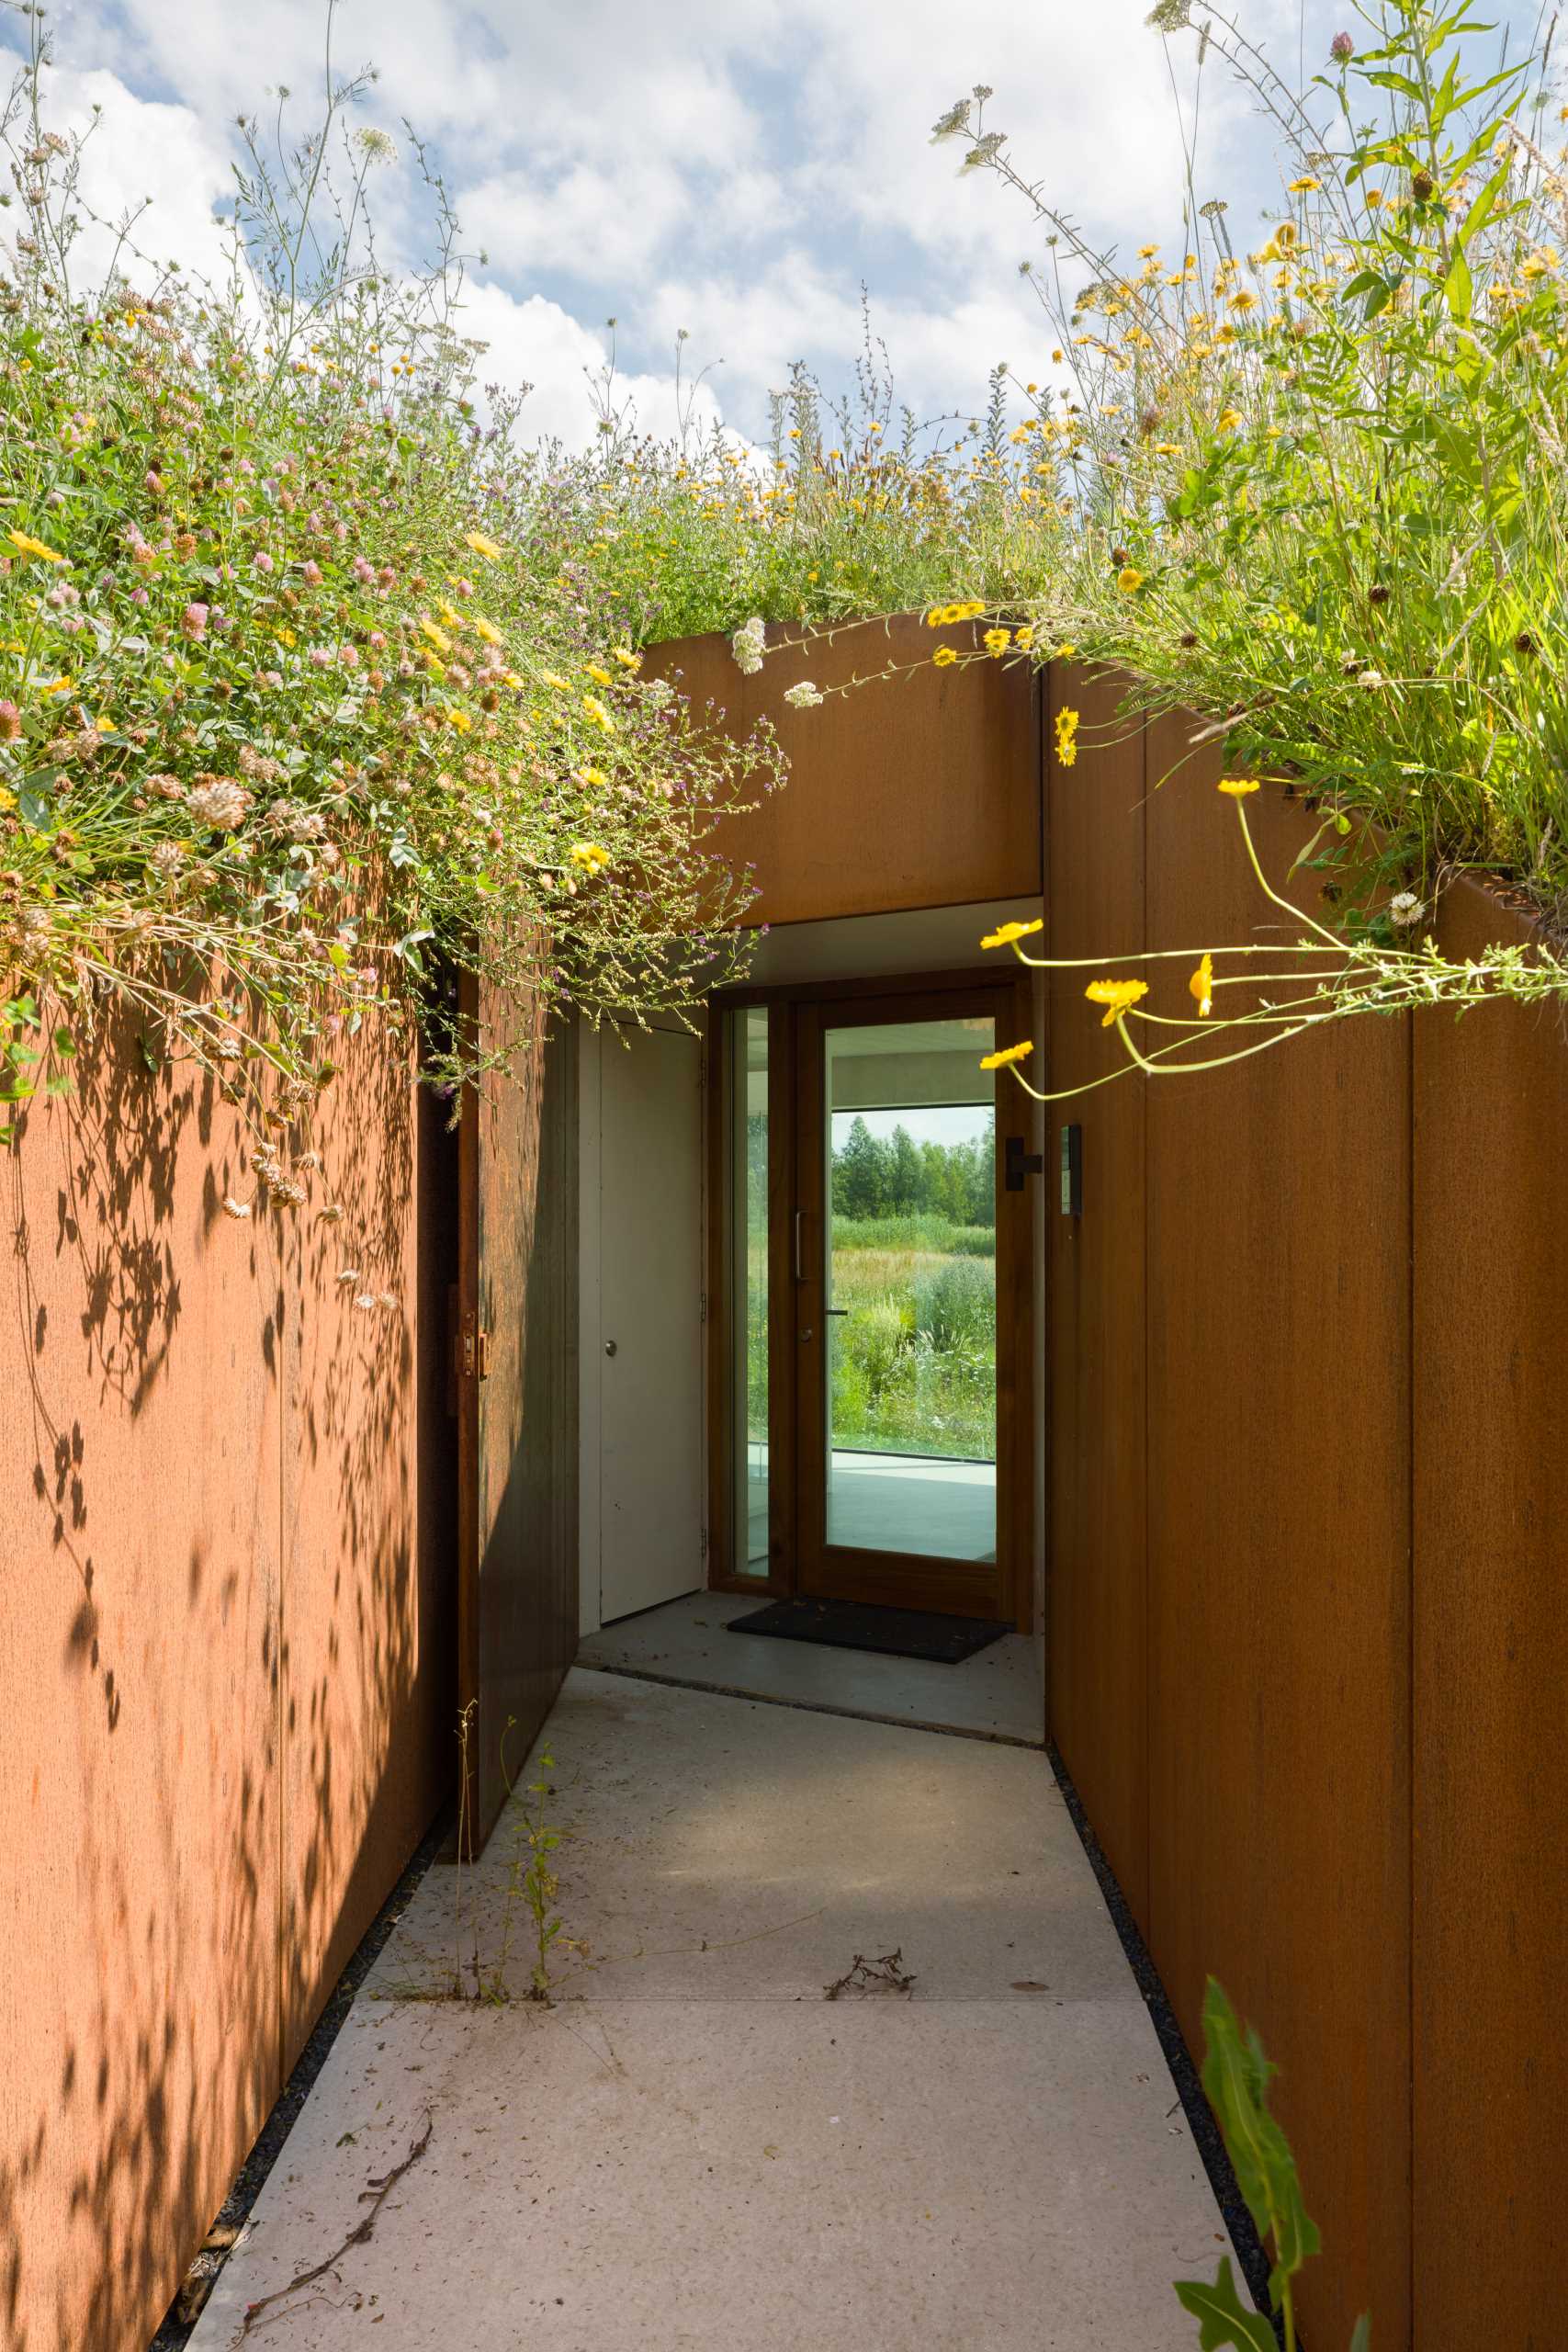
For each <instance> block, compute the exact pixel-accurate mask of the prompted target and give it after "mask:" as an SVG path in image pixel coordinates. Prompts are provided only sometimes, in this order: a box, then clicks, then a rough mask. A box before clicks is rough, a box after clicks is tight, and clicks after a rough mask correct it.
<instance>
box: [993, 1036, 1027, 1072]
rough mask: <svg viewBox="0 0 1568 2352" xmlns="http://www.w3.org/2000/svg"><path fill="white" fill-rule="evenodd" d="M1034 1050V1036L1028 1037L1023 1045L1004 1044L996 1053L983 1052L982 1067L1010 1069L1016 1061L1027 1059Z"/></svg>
mask: <svg viewBox="0 0 1568 2352" xmlns="http://www.w3.org/2000/svg"><path fill="white" fill-rule="evenodd" d="M1033 1051H1034V1041H1033V1039H1032V1038H1029V1039H1026V1041H1025V1042H1024V1043H1023V1044H1022V1045H1021V1046H1001V1047H1000V1048H999V1049H998V1051H997V1052H996V1053H994V1054H982V1055H981V1057H980V1068H981V1069H1011V1068H1012V1066H1013V1064H1014V1063H1015V1062H1021V1061H1027V1060H1028V1058H1029V1057H1030V1055H1031V1054H1032V1052H1033Z"/></svg>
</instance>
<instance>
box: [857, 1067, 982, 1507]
mask: <svg viewBox="0 0 1568 2352" xmlns="http://www.w3.org/2000/svg"><path fill="white" fill-rule="evenodd" d="M939 1129H941V1130H957V1132H955V1133H952V1134H951V1135H944V1134H942V1133H938V1132H934V1130H939ZM996 1159H997V1142H996V1117H995V1113H994V1111H993V1109H992V1107H991V1105H990V1104H989V1103H976V1104H974V1105H954V1106H950V1107H944V1108H942V1109H941V1110H937V1111H931V1110H912V1111H911V1112H909V1113H908V1116H907V1118H901V1117H898V1116H897V1114H888V1113H872V1114H863V1113H859V1112H857V1113H855V1114H852V1115H850V1114H844V1113H841V1112H840V1113H836V1114H834V1118H833V1133H832V1156H831V1163H830V1164H831V1179H832V1211H833V1236H832V1268H833V1283H832V1296H833V1304H834V1306H835V1307H838V1308H841V1309H843V1310H845V1311H844V1312H843V1313H842V1314H841V1315H839V1316H837V1317H835V1319H834V1322H833V1326H832V1351H833V1389H832V1441H833V1444H834V1446H835V1447H837V1448H842V1449H844V1450H846V1451H853V1452H866V1453H902V1454H924V1455H941V1456H946V1457H948V1458H951V1459H959V1460H965V1461H971V1462H990V1461H994V1459H995V1457H996V1401H997V1283H996V1249H997V1232H996V1225H997V1206H996Z"/></svg>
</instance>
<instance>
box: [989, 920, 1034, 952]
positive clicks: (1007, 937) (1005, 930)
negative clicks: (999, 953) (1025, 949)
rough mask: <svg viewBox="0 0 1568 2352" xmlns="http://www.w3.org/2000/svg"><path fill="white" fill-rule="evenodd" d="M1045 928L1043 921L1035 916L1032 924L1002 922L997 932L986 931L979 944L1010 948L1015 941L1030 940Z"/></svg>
mask: <svg viewBox="0 0 1568 2352" xmlns="http://www.w3.org/2000/svg"><path fill="white" fill-rule="evenodd" d="M1044 928H1045V924H1044V921H1043V918H1042V917H1041V916H1039V915H1036V916H1035V918H1034V921H1033V922H1004V923H1002V924H1000V925H999V926H998V929H997V930H995V931H988V932H987V933H986V936H985V937H984V939H982V941H981V942H980V944H981V946H982V947H1010V946H1011V945H1012V944H1013V941H1014V940H1015V939H1030V938H1032V936H1033V934H1034V933H1036V932H1037V931H1043V930H1044Z"/></svg>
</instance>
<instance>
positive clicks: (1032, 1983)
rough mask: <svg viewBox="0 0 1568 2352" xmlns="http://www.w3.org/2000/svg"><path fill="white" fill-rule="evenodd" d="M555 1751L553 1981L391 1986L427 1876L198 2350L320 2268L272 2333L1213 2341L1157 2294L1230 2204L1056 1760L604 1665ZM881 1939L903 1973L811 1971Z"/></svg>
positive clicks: (588, 2351) (408, 2349) (848, 2342)
mask: <svg viewBox="0 0 1568 2352" xmlns="http://www.w3.org/2000/svg"><path fill="white" fill-rule="evenodd" d="M544 1744H546V1745H547V1747H548V1748H549V1751H550V1752H551V1753H552V1754H553V1756H554V1757H555V1759H556V1762H555V1766H554V1768H553V1770H552V1772H551V1776H550V1777H551V1779H552V1781H553V1783H554V1786H555V1789H556V1792H557V1793H556V1795H555V1797H554V1798H553V1799H552V1800H551V1801H550V1803H549V1807H548V1810H549V1812H550V1815H551V1817H552V1818H553V1819H554V1820H555V1821H556V1822H558V1824H559V1825H561V1826H563V1827H565V1828H567V1829H568V1830H569V1831H570V1833H571V1834H570V1838H569V1839H568V1841H567V1842H566V1843H565V1844H564V1845H563V1846H562V1848H561V1849H559V1852H558V1858H557V1859H558V1860H559V1863H560V1877H561V1886H560V1900H559V1908H560V1911H561V1913H562V1916H563V1917H564V1918H565V1921H566V1932H567V1934H568V1935H569V1936H570V1937H571V1938H572V1939H574V1943H575V1946H576V1947H577V1948H575V1949H571V1950H568V1951H562V1952H561V1953H560V1956H559V1960H558V1968H557V1983H556V1986H555V1995H556V2003H555V2006H554V2007H549V2008H543V2007H537V2006H536V2005H534V2004H532V2003H529V2002H528V2001H526V2000H525V1999H522V1998H515V1999H513V2000H512V2001H511V2002H509V2003H506V2004H503V2005H499V2006H498V2005H494V2004H476V2003H473V2002H464V2003H455V2002H452V2001H449V2000H432V1999H429V1998H419V1999H414V1998H408V1997H398V1998H393V1997H389V1991H388V1988H389V1986H390V1985H401V1986H402V1987H403V1989H404V1992H405V1993H407V1992H409V1991H420V1992H423V1993H425V1994H428V1993H429V1992H430V1991H431V1990H433V1989H436V1988H438V1987H439V1985H440V1982H441V1978H442V1975H443V1973H450V1959H449V1955H450V1952H451V1950H452V1941H453V1934H454V1923H453V1905H454V1899H455V1896H456V1893H457V1887H456V1874H455V1873H454V1872H453V1871H451V1870H449V1869H444V1868H440V1867H438V1868H437V1869H435V1870H433V1871H431V1872H430V1873H429V1874H428V1875H427V1877H426V1878H425V1880H424V1881H423V1884H422V1886H421V1887H420V1889H419V1891H418V1893H417V1894H416V1896H415V1898H414V1901H413V1903H412V1905H411V1906H410V1908H409V1910H408V1912H407V1913H406V1914H405V1916H404V1918H403V1920H402V1921H401V1922H400V1927H399V1928H398V1930H397V1932H396V1934H395V1935H394V1938H393V1939H392V1941H391V1943H390V1944H389V1947H388V1951H387V1952H386V1953H385V1954H384V1955H383V1960H382V1962H381V1963H380V1965H379V1967H378V1971H377V1972H376V1973H375V1975H374V1976H373V1977H372V1979H371V1980H370V1985H368V1986H367V1988H366V1989H365V1990H363V1991H362V1992H361V1993H360V1995H359V1996H358V1998H357V2000H356V2001H355V2007H354V2008H353V2010H352V2012H351V2014H350V2017H349V2019H348V2022H347V2024H346V2025H345V2026H344V2030H343V2032H342V2034H341V2035H340V2036H339V2039H338V2041H337V2043H336V2045H335V2046H334V2048H333V2052H332V2054H331V2056H330V2058H329V2060H328V2062H327V2064H326V2066H325V2067H324V2068H323V2070H322V2072H321V2075H320V2076H319V2078H318V2080H317V2082H316V2084H315V2086H313V2088H312V2090H311V2092H310V2098H309V2099H308V2100H307V2102H306V2105H305V2108H304V2110H303V2113H302V2115H301V2117H300V2119H299V2122H298V2124H297V2125H296V2126H295V2129H294V2131H293V2132H292V2133H291V2135H290V2137H289V2140H288V2143H287V2145H286V2147H285V2149H284V2152H283V2154H282V2155H281V2157H280V2158H279V2161H278V2163H277V2165H276V2168H275V2170H274V2172H273V2174H272V2176H271V2177H270V2178H269V2180H268V2181H267V2183H266V2186H265V2188H264V2189H263V2192H262V2195H261V2198H260V2199H259V2201H258V2203H257V2206H256V2210H255V2212H254V2216H253V2217H252V2221H251V2223H250V2224H249V2226H248V2229H247V2232H246V2234H245V2237H244V2239H243V2242H242V2244H241V2245H240V2246H239V2247H238V2248H237V2249H236V2250H235V2253H234V2254H233V2256H231V2259H230V2261H229V2263H228V2265H227V2267H226V2268H225V2270H224V2271H223V2273H222V2275H221V2277H220V2281H219V2284H218V2286H217V2288H216V2289H215V2290H214V2295H213V2299H212V2301H211V2302H210V2303H209V2307H208V2310H207V2312H206V2313H205V2314H204V2316H203V2318H202V2320H201V2322H200V2324H199V2325H198V2327H197V2331H196V2333H195V2335H194V2336H193V2338H192V2344H191V2352H232V2347H234V2346H237V2345H238V2344H239V2343H240V2342H241V2340H242V2337H243V2335H244V2329H245V2316H246V2311H247V2307H249V2306H252V2305H254V2304H255V2303H256V2302H258V2301H261V2300H262V2299H263V2298H265V2297H269V2296H272V2295H274V2294H276V2292H277V2291H278V2290H280V2289H283V2288H286V2287H288V2283H289V2282H290V2281H291V2280H293V2279H295V2278H299V2276H300V2275H301V2274H302V2273H303V2272H305V2271H308V2270H312V2269H315V2268H316V2267H317V2266H319V2265H322V2264H325V2266H326V2267H324V2268H323V2269H322V2270H321V2276H320V2277H319V2278H316V2279H315V2280H314V2281H313V2282H312V2283H311V2284H310V2286H309V2287H306V2288H303V2289H300V2290H297V2291H295V2292H293V2293H290V2294H288V2295H286V2296H284V2297H283V2298H282V2299H281V2300H280V2301H276V2302H275V2303H272V2304H270V2305H269V2306H268V2307H267V2308H266V2309H265V2310H264V2311H262V2312H258V2313H255V2314H254V2317H253V2321H252V2324H251V2327H250V2332H249V2335H248V2336H244V2340H245V2341H246V2342H247V2343H249V2344H252V2345H255V2344H259V2345H262V2346H266V2347H268V2352H317V2347H322V2352H324V2348H325V2347H328V2346H332V2347H336V2346H340V2345H343V2344H345V2343H353V2342H358V2341H363V2342H364V2343H365V2344H366V2345H367V2346H368V2347H370V2352H522V2348H523V2347H528V2352H534V2347H536V2346H542V2347H547V2352H632V2347H634V2346H635V2347H636V2348H637V2352H719V2347H721V2346H722V2347H724V2352H737V2347H742V2346H743V2347H745V2352H785V2347H788V2352H799V2347H801V2346H810V2347H812V2352H960V2347H963V2352H969V2347H972V2346H987V2347H988V2352H1056V2347H1060V2348H1061V2352H1069V2347H1070V2352H1190V2346H1191V2341H1192V2334H1191V2322H1190V2320H1189V2319H1187V2318H1185V2317H1184V2315H1183V2314H1182V2312H1180V2310H1179V2306H1178V2305H1177V2303H1176V2301H1175V2298H1174V2296H1173V2295H1172V2293H1171V2291H1170V2282H1171V2280H1172V2279H1173V2278H1179V2277H1185V2276H1191V2275H1193V2274H1194V2273H1195V2272H1196V2271H1198V2270H1204V2271H1207V2272H1209V2273H1211V2274H1212V2271H1213V2262H1214V2259H1215V2257H1216V2256H1217V2255H1218V2254H1219V2253H1221V2252H1222V2251H1224V2247H1225V2243H1226V2241H1225V2238H1224V2224H1223V2222H1222V2221H1221V2219H1220V2217H1219V2214H1218V2211H1217V2209H1216V2207H1215V2204H1214V2201H1213V2195H1212V2192H1211V2190H1210V2188H1209V2186H1208V2182H1207V2179H1206V2177H1205V2175H1204V2173H1203V2169H1202V2165H1201V2161H1200V2158H1199V2156H1198V2154H1197V2152H1196V2151H1195V2149H1194V2147H1193V2145H1192V2142H1191V2139H1190V2134H1189V2131H1188V2128H1187V2124H1186V2120H1185V2118H1184V2116H1183V2114H1182V2112H1181V2110H1180V2108H1179V2105H1178V2104H1177V2102H1176V2094H1175V2090H1174V2087H1173V2086H1172V2084H1171V2080H1170V2076H1169V2074H1168V2070H1167V2068H1166V2066H1165V2064H1164V2061H1163V2059H1162V2057H1161V2054H1160V2052H1159V2048H1158V2044H1157V2042H1156V2039H1155V2035H1154V2031H1153V2029H1152V2027H1151V2025H1150V2022H1149V2019H1148V2016H1147V2012H1146V2011H1145V2007H1144V2006H1143V2003H1142V2001H1141V2000H1140V1999H1139V1997H1138V1995H1137V1992H1136V1988H1135V1986H1134V1984H1133V1982H1132V1979H1131V1976H1130V1974H1129V1973H1128V1971H1127V1967H1126V1963H1125V1961H1124V1958H1123V1957H1122V1951H1121V1948H1120V1946H1119V1944H1118V1943H1117V1940H1116V1938H1115V1935H1114V1932H1113V1930H1112V1928H1111V1923H1110V1921H1109V1919H1108V1918H1107V1917H1106V1915H1105V1912H1104V1908H1103V1905H1102V1904H1101V1902H1100V1894H1099V1889H1098V1887H1097V1886H1096V1883H1095V1881H1094V1878H1093V1874H1092V1872H1091V1871H1089V1865H1088V1862H1087V1861H1086V1860H1085V1858H1084V1856H1083V1853H1082V1850H1081V1849H1080V1848H1079V1847H1078V1845H1077V1839H1076V1838H1075V1836H1074V1834H1073V1831H1072V1826H1071V1824H1070V1822H1069V1821H1068V1820H1067V1817H1066V1811H1065V1808H1064V1807H1063V1805H1062V1803H1061V1799H1060V1796H1059V1794H1058V1792H1057V1791H1056V1788H1055V1782H1054V1781H1053V1780H1052V1777H1051V1774H1050V1770H1049V1768H1048V1766H1047V1765H1046V1763H1045V1760H1044V1758H1043V1757H1042V1756H1040V1755H1037V1754H1031V1753H1029V1752H1028V1751H1026V1750H1023V1749H1021V1748H1010V1747H997V1746H991V1745H986V1744H981V1743H977V1742H973V1741H967V1740H963V1739H952V1738H945V1737H943V1736H940V1735H936V1734H931V1733H923V1732H916V1731H909V1730H906V1729H903V1728H901V1727H894V1726H888V1725H884V1724H874V1723H859V1722H854V1721H852V1720H850V1719H848V1718H840V1717H836V1716H823V1715H816V1714H807V1713H793V1712H792V1711H790V1710H787V1709H783V1708H779V1707H773V1706H763V1705H758V1704H754V1703H751V1702H746V1701H740V1700H734V1699H725V1698H717V1697H713V1696H711V1695H708V1694H705V1693H701V1692H693V1691H677V1690H673V1689H669V1688H666V1687H663V1686H661V1685H658V1684H650V1683H639V1682H633V1681H629V1680H626V1679H620V1678H617V1677H614V1676H608V1675H601V1674H594V1673H591V1672H582V1671H574V1672H573V1674H572V1675H571V1676H570V1678H569V1680H568V1684H567V1688H566V1690H565V1691H564V1692H563V1694H562V1698H561V1701H560V1702H559V1703H558V1707H557V1709H556V1712H555V1713H554V1715H553V1716H552V1718H551V1721H550V1724H548V1726H547V1732H546V1738H545V1743H544ZM536 1776H537V1768H536V1766H534V1767H531V1768H530V1770H529V1773H528V1777H529V1778H534V1777H536ZM510 1830H511V1824H510V1823H509V1821H508V1820H507V1819H506V1818H504V1817H503V1819H502V1825H501V1826H500V1828H499V1829H498V1831H497V1834H496V1837H495V1838H492V1840H491V1849H490V1850H489V1853H488V1854H487V1856H486V1857H485V1859H484V1860H483V1862H482V1863H481V1864H480V1865H479V1868H478V1869H477V1870H476V1871H473V1872H470V1873H467V1874H466V1884H465V1893H464V1901H465V1905H466V1911H465V1918H466V1922H467V1925H466V1927H465V1930H464V1934H465V1948H466V1949H467V1948H468V1946H469V1945H471V1942H472V1940H473V1939H475V1938H477V1940H478V1945H479V1955H480V1961H481V1965H483V1966H484V1967H486V1968H487V1969H488V1968H490V1967H491V1966H492V1965H493V1963H494V1962H495V1959H496V1955H497V1953H498V1951H499V1949H500V1939H501V1938H502V1934H503V1932H504V1920H503V1904H502V1884H503V1881H504V1875H505V1871H506V1868H507V1858H508V1851H509V1840H510ZM522 1932H523V1922H522V1921H521V1920H520V1919H514V1922H513V1935H514V1938H520V1937H521V1934H522ZM896 1945H897V1946H901V1947H902V1949H903V1953H904V1961H905V1965H906V1967H907V1968H908V1969H910V1970H913V1971H914V1972H915V1982H914V1984H913V1985H911V1986H910V1988H909V1990H908V1994H907V1995H900V1994H897V1993H894V1992H889V1991H886V1990H884V1991H879V1992H870V1993H861V1994H856V1993H846V1994H845V1995H843V1996H841V1997H840V1998H838V1999H835V2000H832V2001H829V2000H827V1999H825V1998H824V1987H825V1985H826V1984H827V1983H828V1982H829V1981H830V1980H831V1979H832V1978H834V1977H837V1976H838V1975H839V1974H840V1973H841V1972H842V1971H843V1970H845V1969H846V1968H847V1967H848V1966H849V1964H850V1962H851V1960H852V1957H853V1955H854V1953H855V1952H856V1951H863V1952H865V1953H867V1954H869V1955H872V1956H875V1955H877V1954H879V1953H880V1952H882V1951H887V1950H890V1949H892V1948H893V1947H894V1946H896ZM511 1977H512V1982H513V1986H514V1988H516V1989H518V1990H519V1991H520V1990H521V1987H522V1985H523V1984H524V1982H525V1967H524V1966H522V1965H519V1964H518V1963H517V1962H515V1961H514V1963H513V1968H512V1971H511ZM373 1986H374V1987H378V1988H379V1990H378V1992H374V1991H372V1989H371V1987H373ZM427 2124H428V2126H429V2135H430V2136H429V2141H428V2144H427V2146H426V2147H425V2149H424V2152H423V2154H422V2155H421V2156H420V2157H419V2158H418V2159H417V2160H416V2161H415V2162H414V2163H413V2164H412V2165H411V2166H410V2168H409V2169H408V2171H407V2172H406V2174H404V2176H403V2177H401V2178H400V2179H399V2180H398V2181H397V2182H396V2183H395V2184H394V2186H393V2187H392V2188H390V2189H389V2191H388V2193H387V2195H386V2198H385V2201H384V2202H383V2204H382V2205H381V2207H380V2208H379V2211H378V2212H377V2214H376V2218H375V2225H374V2231H373V2234H372V2235H371V2237H370V2238H369V2239H368V2240H367V2242H365V2243H362V2244H359V2245H345V2241H346V2240H347V2238H348V2236H349V2233H351V2232H352V2231H353V2230H354V2229H355V2226H356V2225H357V2224H358V2223H359V2222H361V2221H362V2220H363V2219H364V2217H365V2216H366V2214H367V2212H368V2211H370V2207H369V2205H368V2204H367V2192H368V2193H369V2194H371V2195H373V2194H374V2191H373V2190H370V2188H369V2185H370V2184H371V2183H372V2182H377V2181H380V2180H383V2179H384V2178H385V2177H386V2176H387V2174H388V2173H389V2170H390V2169H391V2167H392V2166H394V2165H397V2164H398V2163H400V2161H401V2160H402V2159H403V2158H404V2157H405V2156H406V2155H407V2154H408V2152H409V2149H410V2147H411V2146H412V2145H413V2144H414V2143H415V2142H416V2141H417V2140H418V2139H419V2137H420V2136H421V2135H422V2134H423V2131H424V2130H425V2127H426V2125H427ZM340 2250H341V2251H340Z"/></svg>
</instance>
